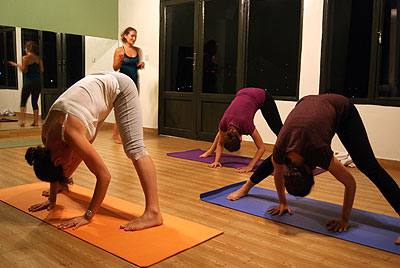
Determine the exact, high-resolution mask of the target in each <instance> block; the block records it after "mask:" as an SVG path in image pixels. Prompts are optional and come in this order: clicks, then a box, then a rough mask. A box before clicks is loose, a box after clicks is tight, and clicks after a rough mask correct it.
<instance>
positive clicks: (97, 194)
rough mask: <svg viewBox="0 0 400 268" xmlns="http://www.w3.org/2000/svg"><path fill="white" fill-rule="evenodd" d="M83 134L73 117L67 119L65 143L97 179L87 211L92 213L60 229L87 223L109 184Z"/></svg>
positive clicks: (106, 171)
mask: <svg viewBox="0 0 400 268" xmlns="http://www.w3.org/2000/svg"><path fill="white" fill-rule="evenodd" d="M85 133H86V130H85V127H84V126H83V124H82V123H81V122H80V121H79V120H78V119H76V118H75V117H73V116H70V117H68V119H67V123H66V126H65V134H64V137H65V142H66V143H67V144H68V146H70V148H71V149H72V150H73V151H74V152H76V154H77V155H79V157H80V158H81V159H82V160H83V161H84V162H85V164H86V166H87V167H88V168H89V170H90V171H91V172H92V173H93V174H94V175H95V176H96V179H97V181H96V188H95V190H94V193H93V197H92V200H91V202H90V204H89V207H88V210H90V211H91V212H92V215H91V216H90V218H88V217H85V216H78V217H74V218H72V219H70V220H68V221H66V222H64V223H62V224H60V225H59V227H60V228H70V227H73V228H74V229H76V228H78V227H79V226H82V225H85V224H87V223H89V221H90V220H91V218H92V217H93V216H94V215H95V214H96V212H97V211H98V210H99V208H100V205H101V203H102V202H103V200H104V197H105V195H106V192H107V188H108V185H109V183H110V179H111V175H110V173H109V171H108V169H107V167H106V166H105V164H104V162H103V160H102V159H101V158H100V156H99V154H98V153H97V152H96V150H95V149H94V148H93V146H92V145H91V144H90V142H89V141H88V140H87V139H86V136H85Z"/></svg>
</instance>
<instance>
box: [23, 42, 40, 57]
mask: <svg viewBox="0 0 400 268" xmlns="http://www.w3.org/2000/svg"><path fill="white" fill-rule="evenodd" d="M25 48H26V50H27V51H28V52H31V53H33V54H35V55H38V54H39V46H38V45H37V44H36V42H34V41H28V42H26V44H25Z"/></svg>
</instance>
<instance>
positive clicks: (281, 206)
mask: <svg viewBox="0 0 400 268" xmlns="http://www.w3.org/2000/svg"><path fill="white" fill-rule="evenodd" d="M286 212H288V213H289V214H290V215H292V210H291V208H290V207H289V206H288V205H287V204H279V206H277V207H274V208H270V209H268V213H269V214H271V215H276V214H278V216H282V215H283V214H285V213H286Z"/></svg>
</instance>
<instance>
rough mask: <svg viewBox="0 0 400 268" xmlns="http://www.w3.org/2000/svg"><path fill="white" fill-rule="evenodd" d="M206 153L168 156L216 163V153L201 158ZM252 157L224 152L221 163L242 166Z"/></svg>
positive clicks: (317, 172) (315, 172)
mask: <svg viewBox="0 0 400 268" xmlns="http://www.w3.org/2000/svg"><path fill="white" fill-rule="evenodd" d="M203 153H205V151H203V150H200V149H194V150H189V151H184V152H177V153H167V155H168V156H173V157H177V158H182V159H188V160H193V161H198V162H203V163H208V164H211V163H214V159H215V153H214V154H213V155H212V156H209V157H206V158H200V157H199V156H200V155H202V154H203ZM251 160H252V158H249V157H245V156H240V155H232V154H222V155H221V161H220V163H221V164H222V166H224V167H232V168H241V167H246V166H247V165H248V164H249V163H250V161H251ZM262 162H263V160H258V162H257V164H256V165H255V166H254V168H253V171H254V170H256V169H257V167H258V166H259V165H260V164H261V163H262ZM322 172H325V170H324V169H320V168H316V169H315V170H314V176H315V175H318V174H320V173H322Z"/></svg>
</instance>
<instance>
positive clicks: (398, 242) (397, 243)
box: [394, 236, 400, 245]
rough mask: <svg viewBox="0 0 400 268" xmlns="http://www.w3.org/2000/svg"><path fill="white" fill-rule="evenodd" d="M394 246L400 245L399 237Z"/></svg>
mask: <svg viewBox="0 0 400 268" xmlns="http://www.w3.org/2000/svg"><path fill="white" fill-rule="evenodd" d="M394 243H395V244H396V245H400V236H399V237H398V238H397V240H396V241H395V242H394Z"/></svg>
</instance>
